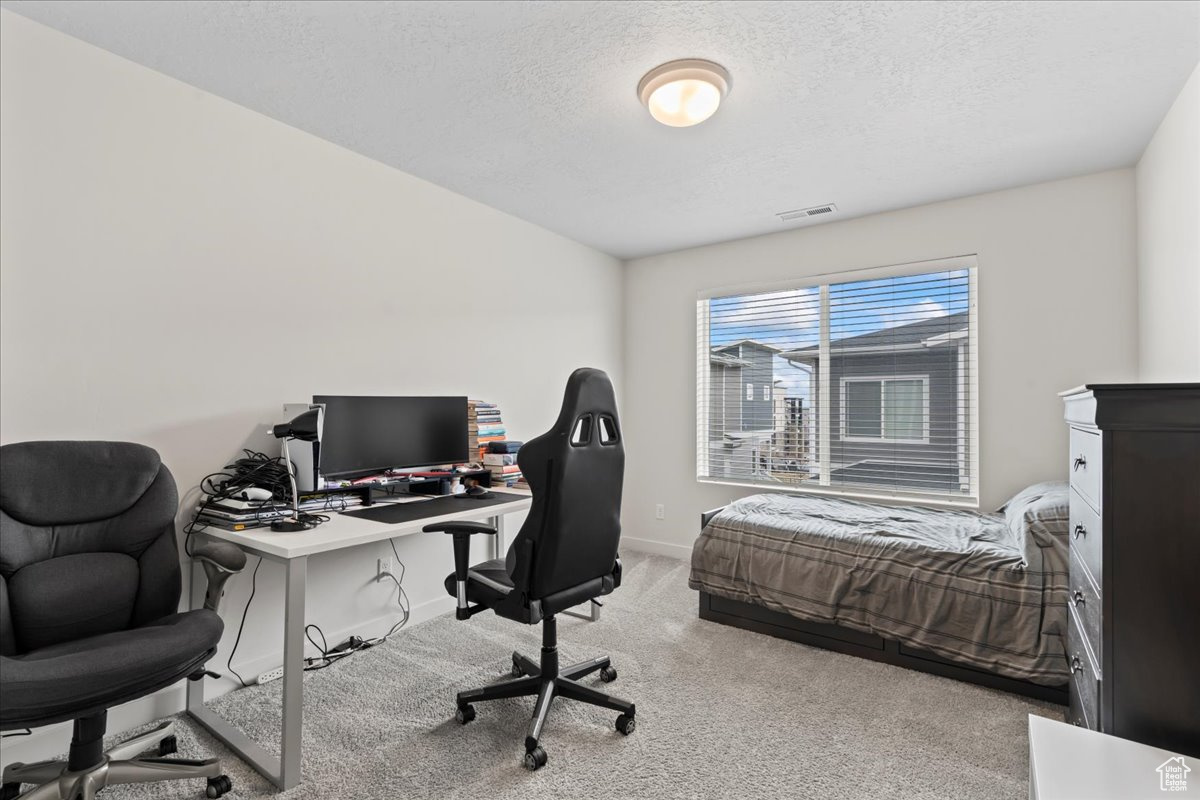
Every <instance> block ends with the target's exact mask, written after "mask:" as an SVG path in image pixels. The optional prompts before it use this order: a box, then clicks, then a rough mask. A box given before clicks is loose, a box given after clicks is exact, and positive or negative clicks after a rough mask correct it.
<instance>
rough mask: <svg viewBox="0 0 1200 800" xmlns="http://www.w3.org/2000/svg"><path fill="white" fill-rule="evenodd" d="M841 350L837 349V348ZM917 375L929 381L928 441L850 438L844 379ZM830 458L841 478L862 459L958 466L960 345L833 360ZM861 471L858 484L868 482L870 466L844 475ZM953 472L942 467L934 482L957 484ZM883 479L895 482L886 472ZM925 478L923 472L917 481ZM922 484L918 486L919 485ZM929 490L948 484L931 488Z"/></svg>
mask: <svg viewBox="0 0 1200 800" xmlns="http://www.w3.org/2000/svg"><path fill="white" fill-rule="evenodd" d="M835 352H836V351H835ZM893 375H894V376H897V377H899V376H913V377H918V376H919V377H922V378H925V379H926V380H927V381H928V410H929V416H928V427H929V430H928V434H929V436H928V442H925V443H916V442H911V443H910V442H895V441H864V440H863V438H861V437H860V438H857V439H852V440H850V441H847V432H846V431H844V430H843V421H844V418H843V414H842V402H843V399H844V389H843V386H844V381H843V379H845V378H856V377H858V378H864V377H876V376H888V377H890V376H893ZM830 380H831V385H830V393H829V394H830V437H829V449H830V462H831V466H832V467H833V469H834V470H835V474H834V476H833V478H834V480H835V481H836V480H837V479H838V475H837V474H836V470H837V469H838V468H845V467H848V466H852V465H855V464H860V463H861V462H890V463H899V464H905V463H908V464H920V463H921V462H926V461H937V462H940V463H942V464H955V463H956V462H957V458H958V454H959V450H958V448H959V437H958V410H959V397H958V348H957V347H953V346H949V347H938V348H933V349H929V350H916V351H907V352H904V353H896V354H888V355H868V354H864V355H856V356H849V355H847V356H838V355H836V354H835V355H833V356H831V358H830ZM855 472H857V474H858V478H859V480H855V481H854V482H869V480H867V479H868V478H870V477H871V475H872V473H871V471H870V470H869V469H868V468H866V467H860V468H859V469H858V470H847V471H845V474H844V477H850V475H851V473H855ZM897 472H898V473H900V474H901V475H904V474H912V472H913V471H912V470H911V469H909V470H904V469H902V470H898V471H897ZM952 472H953V474H950V473H948V472H946V468H945V467H943V468H941V470H939V471H938V472H937V474H936V475H932V474H931V475H929V476H927V477H926V478H924V479H928V480H930V481H931V482H933V483H942V482H944V483H949V484H953V486H952V487H950V488H956V487H957V482H958V477H959V476H958V475H957V470H952ZM880 479H881V480H882V481H883V482H891V481H890V480H889V479H888V478H886V477H883V476H881V478H880ZM922 479H923V478H922V477H920V475H919V473H918V477H917V480H918V481H920V480H922ZM914 488H919V487H914ZM929 488H945V487H943V486H931V487H929Z"/></svg>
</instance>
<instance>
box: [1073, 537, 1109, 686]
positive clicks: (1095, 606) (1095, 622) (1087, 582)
mask: <svg viewBox="0 0 1200 800" xmlns="http://www.w3.org/2000/svg"><path fill="white" fill-rule="evenodd" d="M1067 586H1068V591H1069V594H1068V596H1067V605H1069V606H1070V607H1071V608H1072V610H1074V612H1075V615H1076V616H1077V617H1078V618H1079V627H1080V633H1081V634H1083V638H1084V640H1085V641H1086V642H1087V645H1088V649H1089V650H1090V651H1091V654H1092V656H1093V657H1094V658H1095V661H1096V671H1097V672H1103V671H1104V654H1103V652H1102V650H1101V636H1100V593H1099V592H1098V591H1097V590H1096V586H1095V585H1094V584H1093V583H1092V579H1091V578H1090V577H1089V576H1088V575H1087V573H1085V572H1084V570H1083V566H1082V565H1081V564H1080V563H1079V558H1078V554H1077V553H1074V552H1073V553H1071V580H1070V582H1069V583H1068V584H1067Z"/></svg>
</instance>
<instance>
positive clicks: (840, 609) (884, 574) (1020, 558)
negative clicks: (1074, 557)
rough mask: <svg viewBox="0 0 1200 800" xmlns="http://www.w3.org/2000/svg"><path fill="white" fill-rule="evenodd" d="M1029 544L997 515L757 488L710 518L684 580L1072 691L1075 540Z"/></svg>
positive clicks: (760, 603) (784, 610)
mask: <svg viewBox="0 0 1200 800" xmlns="http://www.w3.org/2000/svg"><path fill="white" fill-rule="evenodd" d="M1026 539H1027V540H1029V541H1028V542H1022V541H1020V540H1019V537H1017V536H1015V535H1014V534H1013V533H1012V532H1010V530H1009V528H1008V527H1007V526H1006V524H1005V518H1004V516H1003V515H1000V514H978V513H975V512H971V511H951V510H935V509H929V508H920V507H915V506H904V507H889V506H880V505H871V504H868V503H857V502H853V501H850V500H840V499H832V498H818V497H809V496H791V495H782V494H760V495H755V496H753V497H747V498H744V499H741V500H738V501H736V502H734V503H732V504H731V505H729V506H727V507H726V508H724V509H723V510H722V511H721V512H720V513H719V514H717V515H716V516H715V517H714V518H713V519H712V520H710V521H709V523H708V525H706V526H705V528H704V530H703V532H702V533H701V534H700V538H699V539H698V540H697V541H696V544H695V547H694V548H693V550H692V571H691V577H690V579H689V581H688V585H689V586H691V587H692V588H693V589H699V590H702V591H705V592H709V593H711V594H715V595H720V596H722V597H727V598H730V599H733V600H741V601H745V602H749V603H756V604H758V605H761V606H765V607H766V608H770V609H773V610H776V611H782V612H784V613H787V614H791V615H792V616H795V617H798V618H800V619H805V620H811V621H814V622H825V623H833V624H837V625H841V626H843V627H846V628H853V629H855V630H858V631H863V632H866V633H873V634H876V635H879V636H884V637H887V638H890V639H896V640H898V641H900V642H902V643H905V644H908V645H911V646H912V647H915V648H920V649H922V650H926V651H929V652H932V653H934V654H936V655H939V656H941V657H943V658H947V659H950V660H953V661H956V662H959V663H962V664H965V665H968V666H972V667H976V668H980V669H985V670H988V671H990V672H995V673H997V674H1000V675H1007V676H1009V677H1012V678H1018V679H1022V680H1028V681H1033V682H1036V683H1040V684H1044V685H1050V686H1058V685H1063V684H1066V683H1067V681H1068V679H1069V677H1070V673H1069V671H1068V668H1067V663H1066V658H1065V657H1064V651H1063V644H1062V638H1063V636H1065V632H1066V594H1067V574H1066V571H1067V570H1066V552H1065V548H1066V543H1065V540H1064V541H1063V543H1062V549H1063V552H1062V553H1058V552H1057V548H1046V549H1043V548H1042V547H1038V546H1037V545H1035V544H1034V543H1033V542H1032V540H1031V537H1026Z"/></svg>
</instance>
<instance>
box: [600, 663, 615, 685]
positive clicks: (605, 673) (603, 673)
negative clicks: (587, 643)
mask: <svg viewBox="0 0 1200 800" xmlns="http://www.w3.org/2000/svg"><path fill="white" fill-rule="evenodd" d="M616 679H617V668H616V667H605V668H604V669H602V670H600V680H602V681H604V682H605V683H612V682H613V681H615V680H616Z"/></svg>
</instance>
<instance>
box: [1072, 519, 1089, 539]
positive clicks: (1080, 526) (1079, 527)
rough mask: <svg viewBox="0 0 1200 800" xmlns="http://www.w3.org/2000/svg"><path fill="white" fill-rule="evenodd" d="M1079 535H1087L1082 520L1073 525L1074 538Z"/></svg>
mask: <svg viewBox="0 0 1200 800" xmlns="http://www.w3.org/2000/svg"><path fill="white" fill-rule="evenodd" d="M1080 536H1087V528H1085V527H1083V523H1082V522H1080V523H1078V524H1076V525H1075V538H1076V539H1078V538H1079V537H1080Z"/></svg>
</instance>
